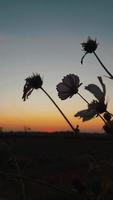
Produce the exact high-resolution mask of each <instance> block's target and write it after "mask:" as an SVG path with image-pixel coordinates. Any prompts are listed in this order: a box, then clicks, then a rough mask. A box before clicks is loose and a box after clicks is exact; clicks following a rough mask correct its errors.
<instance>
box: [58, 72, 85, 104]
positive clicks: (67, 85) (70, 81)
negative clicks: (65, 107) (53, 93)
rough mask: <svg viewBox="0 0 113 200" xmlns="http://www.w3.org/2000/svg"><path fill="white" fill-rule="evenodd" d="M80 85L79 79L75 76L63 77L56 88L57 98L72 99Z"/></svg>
mask: <svg viewBox="0 0 113 200" xmlns="http://www.w3.org/2000/svg"><path fill="white" fill-rule="evenodd" d="M81 85H82V83H80V79H79V77H78V76H77V75H75V74H69V75H67V76H64V78H63V79H62V82H61V83H59V84H58V85H57V87H56V89H57V91H58V96H59V98H60V99H62V100H65V99H67V98H68V97H70V98H71V97H72V96H73V95H74V94H76V93H78V88H79V87H80V86H81Z"/></svg>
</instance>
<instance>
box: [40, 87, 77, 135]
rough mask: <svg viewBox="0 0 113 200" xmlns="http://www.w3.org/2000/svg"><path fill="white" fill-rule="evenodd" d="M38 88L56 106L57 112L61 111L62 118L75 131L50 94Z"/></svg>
mask: <svg viewBox="0 0 113 200" xmlns="http://www.w3.org/2000/svg"><path fill="white" fill-rule="evenodd" d="M40 89H42V91H43V92H44V93H45V94H46V95H47V96H48V98H49V99H50V100H51V101H52V103H53V104H54V105H55V106H56V108H57V109H58V110H59V112H60V113H61V115H62V116H63V117H64V119H65V120H66V121H67V123H68V124H69V126H70V127H71V129H72V130H73V131H74V132H75V133H76V131H75V129H74V127H73V125H72V124H71V123H70V121H69V120H68V119H67V117H66V116H65V114H64V113H63V112H62V110H61V109H60V108H59V106H58V105H57V104H56V103H55V101H54V100H53V99H52V98H51V96H50V95H49V94H48V93H47V92H46V91H45V90H44V89H43V88H42V87H41V88H40Z"/></svg>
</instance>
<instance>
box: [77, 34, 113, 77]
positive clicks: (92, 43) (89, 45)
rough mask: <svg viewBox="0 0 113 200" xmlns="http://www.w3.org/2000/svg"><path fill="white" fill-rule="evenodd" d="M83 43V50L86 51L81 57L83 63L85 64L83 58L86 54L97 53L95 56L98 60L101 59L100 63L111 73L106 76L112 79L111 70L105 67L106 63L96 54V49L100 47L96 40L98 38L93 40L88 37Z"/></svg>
mask: <svg viewBox="0 0 113 200" xmlns="http://www.w3.org/2000/svg"><path fill="white" fill-rule="evenodd" d="M81 45H82V48H83V51H85V54H84V55H83V56H82V58H81V64H83V60H84V58H85V56H86V55H87V54H88V53H93V54H94V55H95V57H96V58H97V60H98V61H99V63H100V64H101V66H102V68H103V69H104V70H105V71H106V73H107V74H108V75H109V76H106V77H108V78H110V79H113V75H112V74H111V73H110V72H109V70H108V69H107V68H106V67H105V65H104V64H103V63H102V61H101V60H100V58H99V57H98V55H97V54H96V52H95V51H96V49H97V47H98V43H97V42H96V39H95V40H92V39H91V38H90V37H88V40H87V42H83V43H81Z"/></svg>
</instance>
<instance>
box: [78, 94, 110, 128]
mask: <svg viewBox="0 0 113 200" xmlns="http://www.w3.org/2000/svg"><path fill="white" fill-rule="evenodd" d="M77 94H78V95H79V96H80V97H81V98H82V99H83V100H84V101H85V102H86V103H87V104H88V105H89V102H88V101H87V100H86V99H85V98H84V97H83V96H82V95H81V94H80V93H79V92H78V93H77ZM98 115H99V117H100V118H101V119H102V120H103V121H104V123H105V124H106V120H105V119H104V118H103V117H102V116H101V115H100V114H98Z"/></svg>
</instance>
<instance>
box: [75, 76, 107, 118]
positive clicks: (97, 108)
mask: <svg viewBox="0 0 113 200" xmlns="http://www.w3.org/2000/svg"><path fill="white" fill-rule="evenodd" d="M98 80H99V82H100V84H101V86H102V90H101V89H100V88H99V87H98V86H97V85H95V84H89V85H88V86H87V87H85V89H86V90H88V91H89V92H91V93H92V94H93V95H94V96H95V98H96V99H97V100H93V101H92V102H91V103H88V109H85V110H82V111H79V112H77V113H76V114H75V117H80V118H82V120H83V121H87V120H90V119H92V118H93V117H94V116H95V115H96V116H98V115H99V116H100V114H102V113H104V112H106V111H107V103H105V95H106V86H105V84H104V83H103V80H102V77H98ZM103 121H104V120H103Z"/></svg>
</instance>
